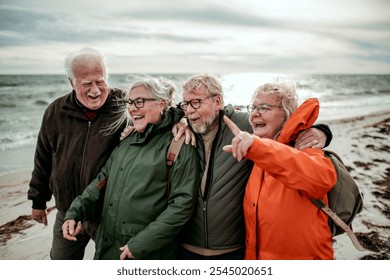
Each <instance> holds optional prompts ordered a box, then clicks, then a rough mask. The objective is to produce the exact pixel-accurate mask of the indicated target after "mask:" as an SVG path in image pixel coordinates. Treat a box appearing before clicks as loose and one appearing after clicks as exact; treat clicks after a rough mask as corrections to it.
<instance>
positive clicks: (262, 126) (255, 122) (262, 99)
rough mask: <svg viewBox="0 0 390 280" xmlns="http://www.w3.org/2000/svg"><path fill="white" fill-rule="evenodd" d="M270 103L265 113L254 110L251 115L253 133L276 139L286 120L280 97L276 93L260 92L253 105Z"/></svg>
mask: <svg viewBox="0 0 390 280" xmlns="http://www.w3.org/2000/svg"><path fill="white" fill-rule="evenodd" d="M260 104H269V105H273V106H270V107H269V109H268V110H266V112H264V113H262V114H261V113H259V112H258V110H254V111H253V112H252V113H251V114H250V115H249V121H250V122H251V124H252V128H253V134H255V135H257V136H259V137H262V138H270V139H274V138H275V136H276V135H277V134H278V133H279V131H281V130H282V128H283V126H284V123H285V121H286V117H285V113H284V111H283V110H282V108H280V98H279V97H278V96H276V95H275V94H272V93H271V94H263V93H258V94H257V95H256V96H255V98H254V99H253V100H252V105H254V106H258V105H260Z"/></svg>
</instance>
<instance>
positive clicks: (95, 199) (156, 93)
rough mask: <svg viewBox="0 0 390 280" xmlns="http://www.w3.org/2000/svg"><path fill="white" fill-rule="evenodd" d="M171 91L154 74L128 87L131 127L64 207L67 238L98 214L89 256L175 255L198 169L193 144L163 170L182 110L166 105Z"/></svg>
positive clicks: (169, 85) (192, 201) (190, 207)
mask: <svg viewBox="0 0 390 280" xmlns="http://www.w3.org/2000/svg"><path fill="white" fill-rule="evenodd" d="M174 90H175V87H174V85H173V84H172V83H171V82H169V81H167V80H163V79H162V78H159V79H158V78H152V77H146V78H143V79H141V80H139V81H137V82H135V83H134V84H133V85H132V86H131V87H130V91H129V94H128V99H127V103H128V106H127V110H125V111H126V113H128V116H129V118H130V119H131V122H132V124H133V126H134V131H133V132H131V133H130V134H129V136H128V137H127V138H126V139H124V140H123V141H122V142H121V143H120V144H119V146H118V147H117V148H116V149H115V150H114V151H113V153H112V154H111V156H110V158H109V160H108V161H107V163H106V165H105V166H104V167H103V168H102V169H101V171H100V173H99V174H98V176H97V177H96V178H95V180H94V181H92V183H91V184H90V185H89V186H88V187H87V189H86V190H85V191H84V193H83V194H82V195H81V196H79V197H77V198H76V199H75V200H74V201H73V203H72V205H71V207H70V209H69V210H68V211H67V213H66V216H65V220H66V221H65V222H64V224H63V227H62V229H63V236H64V238H66V239H68V240H75V239H76V235H77V234H78V233H79V232H80V230H81V226H80V221H83V220H85V219H88V218H91V217H92V218H93V217H96V216H98V218H100V219H101V220H100V224H99V229H98V233H97V238H96V252H95V256H94V258H95V259H176V257H177V256H176V254H177V249H178V246H179V243H180V239H179V234H180V231H181V229H182V227H183V225H184V224H185V223H186V222H187V221H188V219H189V218H190V216H191V215H192V213H193V210H194V207H195V197H196V196H195V194H196V191H197V188H198V187H199V179H200V175H199V173H200V171H199V159H198V156H197V153H196V150H195V148H194V147H193V146H191V145H183V147H182V148H181V150H180V153H179V155H178V158H177V160H176V161H175V163H174V164H173V166H172V169H171V174H170V176H168V173H169V170H168V166H167V164H166V154H167V150H168V148H169V145H170V143H171V141H172V138H173V135H172V132H171V130H172V126H173V125H174V124H175V123H177V122H178V121H179V120H180V118H181V117H182V114H181V113H180V111H179V110H178V109H176V108H173V107H171V106H170V105H171V104H172V98H173V93H174ZM89 164H93V163H89ZM169 177H170V187H169V189H168V179H169ZM105 182H106V183H105ZM102 196H104V201H103V210H102V214H100V215H99V214H97V213H98V210H97V209H98V208H99V203H100V201H101V199H102Z"/></svg>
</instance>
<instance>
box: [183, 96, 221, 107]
mask: <svg viewBox="0 0 390 280" xmlns="http://www.w3.org/2000/svg"><path fill="white" fill-rule="evenodd" d="M214 96H216V94H212V95H210V96H207V97H206V98H203V99H200V98H197V99H191V100H189V101H182V102H180V103H179V107H180V108H181V109H183V110H187V107H188V104H190V105H191V107H192V108H194V109H199V108H200V105H201V104H202V102H203V101H204V100H206V99H209V98H212V97H214Z"/></svg>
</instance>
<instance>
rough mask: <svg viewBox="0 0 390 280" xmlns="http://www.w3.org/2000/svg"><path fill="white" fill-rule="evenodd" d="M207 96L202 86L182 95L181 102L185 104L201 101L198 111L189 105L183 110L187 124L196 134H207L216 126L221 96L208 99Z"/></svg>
mask: <svg viewBox="0 0 390 280" xmlns="http://www.w3.org/2000/svg"><path fill="white" fill-rule="evenodd" d="M209 96H210V95H209V93H208V92H207V89H206V87H205V86H204V85H201V86H200V87H199V88H197V89H193V90H190V91H188V92H184V94H183V101H186V102H190V101H191V100H194V99H201V101H200V107H199V108H198V109H194V108H193V107H192V106H191V104H188V106H187V107H186V109H185V110H184V113H185V115H186V117H187V119H188V123H189V124H190V126H191V127H192V129H193V130H194V132H196V133H202V134H203V133H207V132H208V131H210V130H212V129H213V128H215V127H216V126H217V125H218V115H219V110H220V107H221V96H220V95H216V96H213V97H210V98H208V97H209Z"/></svg>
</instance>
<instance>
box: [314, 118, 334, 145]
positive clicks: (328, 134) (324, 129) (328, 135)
mask: <svg viewBox="0 0 390 280" xmlns="http://www.w3.org/2000/svg"><path fill="white" fill-rule="evenodd" d="M312 127H314V128H317V129H319V130H321V131H322V132H323V133H325V135H326V142H325V146H324V148H325V147H328V146H329V144H330V142H331V141H332V138H333V134H332V131H331V130H330V128H329V126H328V125H326V124H314V125H313V126H312Z"/></svg>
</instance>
